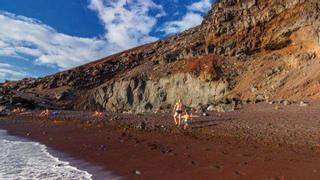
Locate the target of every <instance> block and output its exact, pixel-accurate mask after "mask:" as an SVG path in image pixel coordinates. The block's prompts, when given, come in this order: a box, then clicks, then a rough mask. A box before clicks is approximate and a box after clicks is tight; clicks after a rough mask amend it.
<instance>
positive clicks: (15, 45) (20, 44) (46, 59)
mask: <svg viewBox="0 0 320 180" xmlns="http://www.w3.org/2000/svg"><path fill="white" fill-rule="evenodd" d="M0 24H1V26H0V48H1V49H0V56H11V57H20V58H24V56H25V55H28V56H32V57H34V58H35V62H36V63H38V64H49V65H57V66H58V67H60V68H61V69H66V68H70V67H74V66H77V65H79V64H82V63H85V62H88V61H90V60H94V59H97V58H101V57H103V56H105V55H106V54H108V53H111V52H113V51H115V49H112V48H111V47H110V46H108V43H107V42H106V41H105V40H103V39H97V38H92V39H90V38H81V37H74V36H69V35H66V34H62V33H59V32H57V31H55V30H54V29H53V28H51V27H49V26H47V25H45V24H42V23H41V22H39V21H36V20H34V19H31V18H27V17H23V16H16V15H14V14H10V13H4V12H1V13H0Z"/></svg>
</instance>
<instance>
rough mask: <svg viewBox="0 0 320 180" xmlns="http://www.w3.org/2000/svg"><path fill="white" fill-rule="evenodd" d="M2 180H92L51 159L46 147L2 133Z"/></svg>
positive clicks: (74, 169)
mask: <svg viewBox="0 0 320 180" xmlns="http://www.w3.org/2000/svg"><path fill="white" fill-rule="evenodd" d="M0 179H1V180H2V179H10V180H33V179H35V180H36V179H37V180H38V179H46V180H64V179H68V180H69V179H70V180H73V179H77V180H78V179H79V180H87V179H92V175H91V174H90V173H88V172H87V171H84V170H80V169H78V168H76V167H73V166H71V165H70V164H69V163H68V162H65V161H62V160H59V159H58V158H56V157H54V156H53V155H51V154H50V153H49V152H48V150H47V148H46V146H44V145H42V144H39V143H36V142H28V141H25V140H21V139H18V138H16V137H13V136H9V135H7V133H6V131H4V130H0Z"/></svg>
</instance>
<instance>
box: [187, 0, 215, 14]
mask: <svg viewBox="0 0 320 180" xmlns="http://www.w3.org/2000/svg"><path fill="white" fill-rule="evenodd" d="M211 4H212V3H211V0H201V1H199V2H195V3H193V4H191V5H189V6H188V7H187V8H188V10H189V11H196V12H201V13H207V12H208V11H209V10H210V8H211Z"/></svg>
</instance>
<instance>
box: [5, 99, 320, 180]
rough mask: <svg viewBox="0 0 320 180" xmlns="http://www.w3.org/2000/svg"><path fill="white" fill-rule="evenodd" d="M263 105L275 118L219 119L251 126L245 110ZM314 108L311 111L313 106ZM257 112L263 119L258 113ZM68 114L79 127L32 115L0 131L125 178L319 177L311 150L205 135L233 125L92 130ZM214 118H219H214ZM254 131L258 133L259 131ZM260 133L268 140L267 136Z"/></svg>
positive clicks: (112, 125) (319, 166)
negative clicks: (5, 131) (45, 146)
mask: <svg viewBox="0 0 320 180" xmlns="http://www.w3.org/2000/svg"><path fill="white" fill-rule="evenodd" d="M251 106H252V107H251ZM260 106H262V107H264V111H261V112H263V113H266V114H268V115H270V117H272V116H273V115H274V113H275V112H272V110H271V109H273V108H269V109H268V106H266V105H249V107H250V108H245V109H244V110H239V111H238V112H234V113H226V114H222V115H219V116H223V117H233V118H235V114H236V115H237V116H238V117H237V119H236V120H235V121H236V122H233V123H234V124H242V123H245V124H246V125H247V123H249V122H250V120H248V121H247V122H242V121H241V118H243V117H251V116H253V115H251V114H250V113H249V112H247V111H246V110H248V109H250V110H251V111H252V110H255V108H254V107H257V108H256V109H261V108H262V107H260ZM283 108H284V109H285V110H287V111H289V112H290V111H291V110H290V108H291V109H292V111H293V110H294V109H295V108H298V107H295V106H294V105H292V107H283ZM299 108H300V107H299ZM309 109H311V110H312V108H311V107H309ZM314 110H316V109H314ZM270 111H271V112H270ZM283 111H284V110H283ZM305 111H306V110H305ZM305 111H302V112H305ZM254 112H256V113H257V114H259V112H258V111H254ZM261 112H260V113H261ZM69 114H70V117H71V118H72V114H73V115H74V118H75V122H69V121H68V120H60V121H55V122H54V121H43V120H40V119H39V118H36V117H32V116H12V117H8V118H6V119H4V118H2V119H0V128H2V129H7V130H8V131H9V133H10V134H13V135H18V136H24V137H27V138H29V139H31V140H35V141H38V142H41V143H43V144H46V145H47V146H49V147H51V148H53V149H56V150H60V151H63V152H66V153H68V154H70V155H72V156H74V157H76V158H79V159H81V160H85V161H88V162H91V163H94V164H96V165H101V166H103V167H105V169H106V170H108V171H112V172H114V173H115V174H116V175H120V176H123V177H125V178H126V179H280V180H281V179H319V177H320V155H319V153H317V152H316V151H311V150H310V148H308V147H306V146H304V147H303V148H300V146H298V145H297V146H288V145H282V146H281V147H275V146H273V145H274V144H277V142H273V143H271V144H268V145H262V143H261V142H254V141H252V140H249V139H250V138H247V140H245V139H244V138H243V140H239V137H226V136H220V135H218V134H216V135H213V136H206V133H208V132H209V131H211V130H214V129H215V130H217V132H218V130H220V131H222V130H225V127H226V126H227V125H228V126H230V127H232V126H231V125H230V124H232V122H227V123H222V124H218V125H217V126H216V127H208V128H204V129H202V130H193V131H191V132H192V133H190V132H189V133H186V132H184V131H182V130H181V131H180V130H179V131H178V130H176V129H175V128H173V127H172V126H169V127H168V130H165V131H162V130H160V129H154V130H150V129H147V130H136V129H134V128H128V127H129V126H125V125H121V126H120V125H119V124H121V123H117V122H113V123H110V124H109V125H106V126H105V127H100V128H99V127H97V126H96V125H94V126H93V125H91V126H88V125H84V124H83V123H80V120H79V119H77V118H76V117H77V115H79V113H72V112H71V113H69ZM257 114H256V115H257ZM282 114H285V112H283V113H282ZM245 115H247V116H245ZM123 116H126V117H128V118H131V119H132V121H131V123H132V124H136V121H139V119H147V118H151V117H153V115H143V116H134V115H123ZM212 117H218V115H217V114H214V115H212V116H211V118H212ZM265 117H266V118H265V121H268V119H269V118H268V116H265ZM301 117H303V116H301ZM305 117H307V116H305ZM288 118H290V116H289V117H288ZM13 119H20V120H13ZM270 119H273V118H270ZM150 121H152V120H150ZM251 121H256V120H251ZM299 121H301V119H300V120H299ZM161 122H168V123H171V119H168V116H166V115H164V116H160V117H159V123H161ZM309 123H310V122H309ZM85 124H86V123H85ZM129 124H130V123H129ZM132 124H131V125H132ZM293 124H294V122H293ZM257 127H258V128H259V127H260V126H257ZM306 127H308V126H306ZM231 129H232V128H231ZM251 131H252V134H254V133H253V132H254V131H255V129H254V128H253V129H252V130H251ZM261 132H262V133H266V135H268V136H269V134H268V132H266V131H261ZM280 132H281V131H280ZM225 133H227V132H225ZM230 134H235V132H232V133H230ZM280 134H281V133H280ZM253 139H254V138H253ZM135 171H140V172H141V175H136V174H135Z"/></svg>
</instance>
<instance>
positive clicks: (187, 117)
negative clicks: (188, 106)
mask: <svg viewBox="0 0 320 180" xmlns="http://www.w3.org/2000/svg"><path fill="white" fill-rule="evenodd" d="M199 117H200V116H195V115H193V114H192V113H190V111H189V110H186V112H185V115H183V116H182V117H181V118H182V119H183V123H184V126H183V129H184V130H187V129H188V128H189V125H190V121H191V120H192V118H199Z"/></svg>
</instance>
